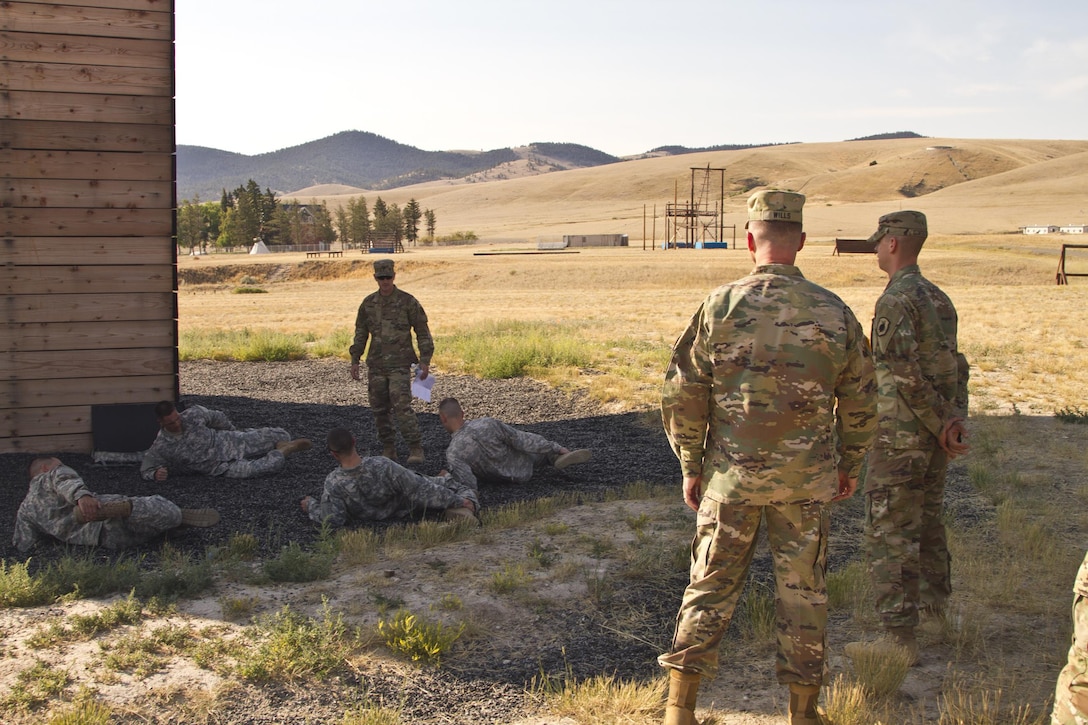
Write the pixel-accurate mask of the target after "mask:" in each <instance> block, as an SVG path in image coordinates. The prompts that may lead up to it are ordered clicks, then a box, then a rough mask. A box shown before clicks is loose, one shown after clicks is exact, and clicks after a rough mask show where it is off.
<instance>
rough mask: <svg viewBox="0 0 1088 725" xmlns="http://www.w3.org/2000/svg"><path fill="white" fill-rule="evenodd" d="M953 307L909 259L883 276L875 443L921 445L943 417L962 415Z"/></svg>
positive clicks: (875, 333)
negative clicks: (885, 277) (897, 269)
mask: <svg viewBox="0 0 1088 725" xmlns="http://www.w3.org/2000/svg"><path fill="white" fill-rule="evenodd" d="M957 325H958V320H957V317H956V308H955V307H953V306H952V301H951V300H950V299H948V295H946V294H945V293H944V292H942V291H941V290H940V289H939V288H938V287H937V286H936V285H935V284H933V283H932V282H930V281H929V280H927V279H926V278H925V277H923V276H922V273H921V271H920V270H919V268H918V265H916V264H913V265H910V266H908V267H904V268H903V269H901V270H899V271H898V272H896V273H895V274H894V275H892V278H891V279H890V280H889V281H888V286H887V287H886V288H885V289H884V294H882V295H881V296H880V299H878V300H877V302H876V311H875V312H874V313H873V329H872V345H873V362H874V364H875V366H876V381H877V387H878V391H879V392H878V405H879V407H878V416H879V422H878V425H877V437H876V441H875V442H874V444H873V445H874V446H876V447H878V448H925V447H928V446H929V445H932V444H934V443H935V442H936V436H938V435H940V433H941V430H942V429H943V428H944V424H945V422H946V421H947V420H948V419H949V418H952V417H955V416H960V417H966V416H967V378H968V375H969V368H968V365H967V358H965V357H964V356H963V355H962V354H960V352H959V350H958V349H957V348H956V328H957Z"/></svg>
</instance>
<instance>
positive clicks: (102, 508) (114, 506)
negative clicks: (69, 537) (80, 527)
mask: <svg viewBox="0 0 1088 725" xmlns="http://www.w3.org/2000/svg"><path fill="white" fill-rule="evenodd" d="M131 514H132V502H131V501H129V500H128V499H127V498H126V499H122V500H121V501H109V502H107V503H100V504H98V513H97V514H95V517H94V519H92V520H93V521H105V520H106V519H127V518H128V517H129V516H130V515H131ZM75 517H76V521H78V522H79V523H81V524H85V523H87V519H85V518H84V517H83V512H82V511H80V510H79V507H78V506H76V510H75Z"/></svg>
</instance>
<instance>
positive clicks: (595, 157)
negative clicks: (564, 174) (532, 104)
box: [529, 141, 622, 168]
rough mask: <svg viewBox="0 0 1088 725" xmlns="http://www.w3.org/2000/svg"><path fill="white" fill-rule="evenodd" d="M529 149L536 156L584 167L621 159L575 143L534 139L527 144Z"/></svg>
mask: <svg viewBox="0 0 1088 725" xmlns="http://www.w3.org/2000/svg"><path fill="white" fill-rule="evenodd" d="M529 151H530V152H532V153H533V154H535V155H537V156H543V157H545V158H548V159H554V160H556V161H559V162H562V163H565V164H567V165H570V166H578V167H582V168H586V167H589V166H604V165H605V164H614V163H616V162H617V161H622V159H620V158H618V157H616V156H611V155H609V154H606V153H605V152H604V151H598V150H597V149H594V148H590V147H589V146H581V145H579V144H576V143H543V142H540V141H536V142H534V143H531V144H529Z"/></svg>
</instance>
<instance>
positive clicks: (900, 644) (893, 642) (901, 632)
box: [843, 627, 918, 667]
mask: <svg viewBox="0 0 1088 725" xmlns="http://www.w3.org/2000/svg"><path fill="white" fill-rule="evenodd" d="M888 647H894V648H897V649H899V650H902V651H903V653H904V654H905V655H906V656H907V664H909V665H910V666H911V667H914V666H915V665H917V664H918V640H917V639H915V637H914V627H888V630H887V632H885V634H884V636H883V637H881V638H880V639H878V640H874V641H872V642H850V643H849V644H847V645H846V647H844V648H843V654H845V655H846V656H847V657H849V658H850V659H852V660H856V659H858V658H871V657H873V656H877V655H879V653H880V651H881V650H883V651H887V648H888Z"/></svg>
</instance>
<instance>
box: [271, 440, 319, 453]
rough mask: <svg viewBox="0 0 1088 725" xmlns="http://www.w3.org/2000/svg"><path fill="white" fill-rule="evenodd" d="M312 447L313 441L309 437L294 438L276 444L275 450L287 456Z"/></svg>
mask: <svg viewBox="0 0 1088 725" xmlns="http://www.w3.org/2000/svg"><path fill="white" fill-rule="evenodd" d="M312 447H313V443H311V442H310V439H309V438H296V439H294V440H293V441H284V442H283V443H277V444H276V450H277V451H279V452H280V453H282V454H283V455H285V456H289V455H291V454H292V453H301V452H302V451H308V450H310V448H312Z"/></svg>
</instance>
